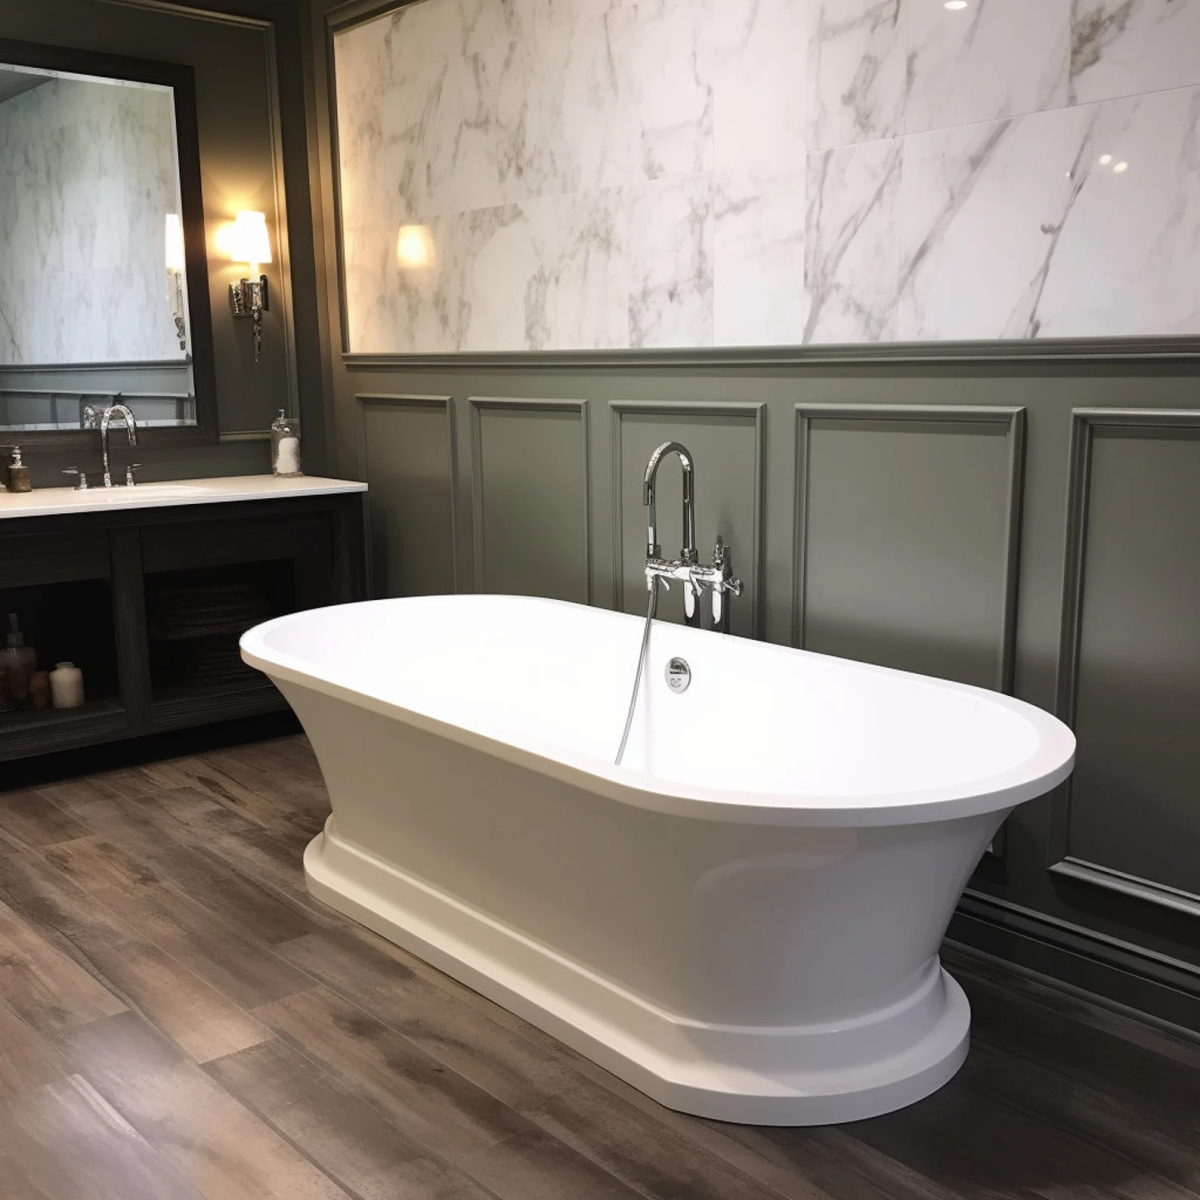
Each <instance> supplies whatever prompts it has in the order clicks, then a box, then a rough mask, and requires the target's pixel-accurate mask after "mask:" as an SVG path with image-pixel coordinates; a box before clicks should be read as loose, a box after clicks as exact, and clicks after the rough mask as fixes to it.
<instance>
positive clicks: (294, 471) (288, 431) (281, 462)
mask: <svg viewBox="0 0 1200 1200" xmlns="http://www.w3.org/2000/svg"><path fill="white" fill-rule="evenodd" d="M271 472H272V473H273V474H275V475H303V474H304V472H303V471H301V469H300V435H299V433H297V432H296V425H295V422H293V421H292V420H291V419H290V418H289V417H288V416H287V414H286V413H285V412H284V410H283V409H282V408H281V409H280V410H279V416H277V417H276V418H275V420H274V421H272V422H271Z"/></svg>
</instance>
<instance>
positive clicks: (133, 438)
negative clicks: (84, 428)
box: [100, 404, 137, 488]
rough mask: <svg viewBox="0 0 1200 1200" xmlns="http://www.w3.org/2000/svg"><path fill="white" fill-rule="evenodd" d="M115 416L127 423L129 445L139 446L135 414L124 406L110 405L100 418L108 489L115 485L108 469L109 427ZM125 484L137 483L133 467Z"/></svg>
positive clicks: (126, 474) (126, 476) (105, 480)
mask: <svg viewBox="0 0 1200 1200" xmlns="http://www.w3.org/2000/svg"><path fill="white" fill-rule="evenodd" d="M114 416H119V417H120V418H121V420H122V421H124V422H125V431H126V433H128V435H129V444H130V445H131V446H136V445H137V420H136V419H135V417H134V415H133V413H132V412H131V411H130V410H129V409H128V408H126V407H125V405H124V404H110V405H109V406H108V408H106V409H105V410H104V412H103V414H102V415H101V417H100V449H101V451H102V452H103V454H104V486H105V487H106V488H110V487H112V485H113V481H112V475H111V474H110V473H109V469H108V427H109V425H111V424H112V419H113V417H114ZM125 482H126V483H127V484H129V485H130V486H132V485H133V484H134V482H136V481H135V480H134V478H133V468H132V467H130V468H129V469H128V470H127V471H126V472H125Z"/></svg>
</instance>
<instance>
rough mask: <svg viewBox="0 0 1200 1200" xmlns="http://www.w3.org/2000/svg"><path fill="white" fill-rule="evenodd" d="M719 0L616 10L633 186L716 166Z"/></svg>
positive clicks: (678, 0) (616, 53)
mask: <svg viewBox="0 0 1200 1200" xmlns="http://www.w3.org/2000/svg"><path fill="white" fill-rule="evenodd" d="M713 3H714V0H676V3H674V4H673V5H671V6H668V7H663V6H661V5H658V4H638V5H635V6H634V7H631V8H626V9H621V10H619V11H618V12H616V13H614V26H613V36H614V45H613V53H614V57H615V59H616V62H617V68H618V70H619V71H620V73H621V87H622V90H623V93H624V94H625V95H626V96H628V99H629V103H630V104H631V106H632V109H633V123H634V138H635V140H634V162H633V174H632V182H634V183H638V182H641V181H652V180H656V179H667V178H670V177H671V176H688V175H696V174H699V173H701V172H706V171H711V170H712V167H713V80H714V73H715V62H716V55H715V44H714V35H715V25H714V14H713Z"/></svg>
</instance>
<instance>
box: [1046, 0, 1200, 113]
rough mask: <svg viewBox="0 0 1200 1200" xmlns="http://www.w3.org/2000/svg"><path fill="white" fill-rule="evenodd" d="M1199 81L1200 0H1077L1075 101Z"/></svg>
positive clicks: (1074, 20) (1073, 62)
mask: <svg viewBox="0 0 1200 1200" xmlns="http://www.w3.org/2000/svg"><path fill="white" fill-rule="evenodd" d="M1198 84H1200V0H1072V5H1071V85H1070V99H1071V103H1072V104H1083V103H1087V102H1088V101H1091V100H1104V99H1108V98H1110V97H1116V96H1129V95H1133V94H1135V93H1140V92H1152V91H1159V90H1163V89H1166V88H1176V87H1190V86H1193V85H1198Z"/></svg>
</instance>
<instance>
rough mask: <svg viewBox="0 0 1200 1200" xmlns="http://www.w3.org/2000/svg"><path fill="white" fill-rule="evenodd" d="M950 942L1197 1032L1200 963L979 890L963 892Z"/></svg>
mask: <svg viewBox="0 0 1200 1200" xmlns="http://www.w3.org/2000/svg"><path fill="white" fill-rule="evenodd" d="M947 942H948V944H949V945H950V946H952V947H955V948H956V949H960V950H962V951H964V952H965V953H968V954H970V953H972V952H974V953H979V954H981V955H983V956H984V957H987V958H989V959H992V960H994V961H996V962H999V963H1003V964H1005V965H1006V966H1009V967H1014V968H1016V969H1017V970H1019V971H1021V972H1022V973H1024V974H1029V975H1032V976H1036V977H1038V978H1040V979H1042V980H1045V981H1046V982H1049V983H1051V984H1055V985H1058V986H1060V987H1062V988H1063V989H1064V990H1066V991H1069V992H1073V993H1077V994H1079V995H1080V996H1082V997H1084V998H1086V999H1089V1000H1093V1001H1096V1002H1098V1003H1101V1004H1104V1005H1105V1006H1107V1007H1109V1008H1114V1009H1117V1010H1119V1011H1122V1012H1126V1013H1130V1014H1133V1015H1136V1016H1140V1017H1142V1018H1143V1019H1146V1018H1148V1019H1150V1020H1151V1021H1152V1022H1153V1023H1155V1024H1162V1025H1164V1026H1166V1027H1168V1028H1169V1029H1171V1030H1173V1031H1174V1032H1177V1033H1178V1032H1183V1033H1185V1034H1187V1035H1190V1036H1193V1037H1196V1036H1200V967H1198V966H1195V965H1193V964H1192V963H1187V962H1184V961H1182V960H1181V959H1177V958H1172V957H1170V956H1169V955H1166V954H1159V953H1158V952H1156V951H1153V950H1147V949H1145V948H1144V947H1140V946H1135V945H1133V944H1132V943H1130V942H1125V941H1122V940H1121V939H1120V938H1115V937H1111V936H1109V935H1107V934H1101V933H1097V932H1096V931H1095V930H1091V929H1086V928H1084V927H1083V926H1081V925H1075V924H1073V923H1071V922H1069V921H1064V920H1062V919H1060V918H1057V917H1051V916H1048V915H1046V914H1044V913H1039V912H1035V911H1034V910H1033V909H1029V908H1024V907H1022V906H1021V905H1018V904H1013V903H1012V902H1011V901H1008V900H1001V899H999V898H997V897H994V896H988V895H985V894H984V893H982V892H977V891H968V892H967V893H965V894H964V896H963V898H962V900H961V901H960V902H959V905H958V908H957V910H956V911H955V914H954V917H953V918H952V920H951V922H950V928H949V930H948V932H947Z"/></svg>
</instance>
